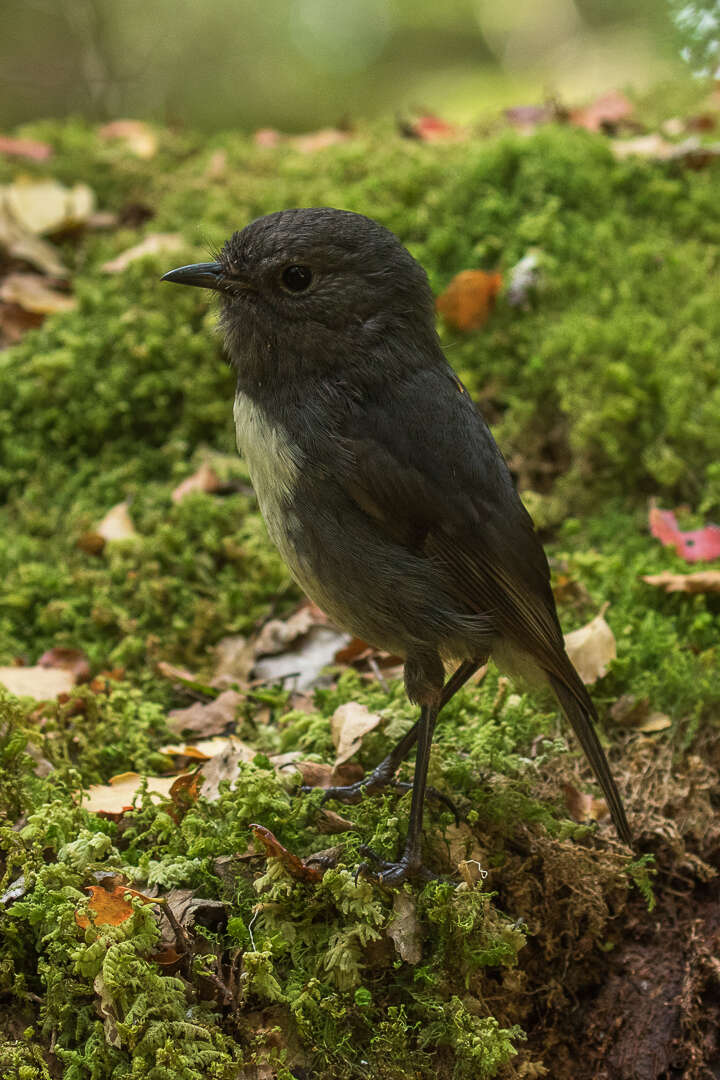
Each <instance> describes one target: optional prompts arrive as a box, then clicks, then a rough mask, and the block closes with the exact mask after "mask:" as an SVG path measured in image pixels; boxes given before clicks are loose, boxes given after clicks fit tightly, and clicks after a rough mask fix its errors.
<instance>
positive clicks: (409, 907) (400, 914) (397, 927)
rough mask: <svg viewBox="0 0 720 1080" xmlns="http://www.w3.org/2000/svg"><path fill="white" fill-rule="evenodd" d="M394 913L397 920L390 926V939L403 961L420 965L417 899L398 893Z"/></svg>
mask: <svg viewBox="0 0 720 1080" xmlns="http://www.w3.org/2000/svg"><path fill="white" fill-rule="evenodd" d="M393 911H394V912H395V918H394V919H393V920H392V922H391V923H389V924H388V928H387V934H388V937H389V938H391V939H392V941H393V943H394V945H395V949H396V951H397V953H398V956H400V958H401V959H402V960H405V961H406V962H407V963H408V964H419V963H420V961H421V960H422V941H421V937H420V923H419V921H418V917H417V910H416V906H415V897H414V896H411V895H410V894H409V893H406V892H405V891H404V890H400V891H399V892H396V893H395V897H394V899H393Z"/></svg>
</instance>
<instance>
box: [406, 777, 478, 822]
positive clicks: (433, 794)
mask: <svg viewBox="0 0 720 1080" xmlns="http://www.w3.org/2000/svg"><path fill="white" fill-rule="evenodd" d="M392 786H393V787H394V788H395V789H396V790H399V791H412V784H408V783H406V782H405V781H404V780H394V781H393V785H392ZM425 797H426V798H427V799H434V800H435V801H436V802H439V803H442V804H443V806H446V807H447V808H448V810H449V811H450V813H451V814H452V815H453V817H454V818H455V824H456V825H459V824H460V821H461V820H462V819H461V815H460V811H459V810H458V808H457V806H456V805H455V803H454V802H453V801H452V799H451V798H450V796H449V795H443V793H442V791H438V789H437V788H434V787H429V788H428V789H427V791H426V792H425Z"/></svg>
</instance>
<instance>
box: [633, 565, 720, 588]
mask: <svg viewBox="0 0 720 1080" xmlns="http://www.w3.org/2000/svg"><path fill="white" fill-rule="evenodd" d="M642 580H643V581H645V582H647V584H648V585H655V586H657V587H658V588H660V589H664V590H665V592H667V593H675V592H684V593H720V570H696V571H695V573H692V574H674V573H673V572H672V571H671V570H663V572H662V574H647V575H646V576H644V577H643V579H642Z"/></svg>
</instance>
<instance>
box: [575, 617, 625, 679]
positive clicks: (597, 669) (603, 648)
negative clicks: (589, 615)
mask: <svg viewBox="0 0 720 1080" xmlns="http://www.w3.org/2000/svg"><path fill="white" fill-rule="evenodd" d="M604 610H605V609H603V611H604ZM565 648H566V650H567V654H568V656H569V657H570V660H571V661H572V663H573V666H574V667H575V669H576V670H577V673H578V675H579V676H580V678H581V679H582V681H583V682H584V683H585V685H586V686H589V685H591V684H592V683H594V682H597V680H598V679H600V678H602V676H603V675H604V674H605V673H606V672H607V669H608V665H609V664H610V661H611V660H614V659H615V657H616V656H617V647H616V645H615V635H614V634H613V632H612V630H611V629H610V627H609V626H608V624H607V623H606V622H605V619H604V617H603V612H602V611H601V612H600V614H599V615H596V616H595V618H594V619H592V620H591V621H590V622H589V623H587V624H586V625H585V626H581V627H580V628H579V629H578V630H573V631H572V632H571V633H570V634H566V635H565Z"/></svg>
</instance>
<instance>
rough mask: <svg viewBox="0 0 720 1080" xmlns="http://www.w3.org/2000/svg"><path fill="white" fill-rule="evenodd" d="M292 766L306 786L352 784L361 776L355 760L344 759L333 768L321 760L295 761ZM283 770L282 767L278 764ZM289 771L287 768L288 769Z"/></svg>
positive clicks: (360, 767)
mask: <svg viewBox="0 0 720 1080" xmlns="http://www.w3.org/2000/svg"><path fill="white" fill-rule="evenodd" d="M292 767H293V768H294V769H297V771H298V772H299V773H300V775H301V777H302V782H303V784H305V785H306V786H307V787H317V788H329V787H335V786H336V785H343V784H354V783H355V781H356V780H361V779H362V777H363V768H362V765H359V764H358V763H357V762H356V761H346V762H345V763H344V764H343V765H338V766H337V768H335V767H334V766H333V765H328V764H326V763H325V762H322V761H296V762H293V764H292ZM280 768H281V770H282V771H284V769H283V767H282V766H280ZM288 771H289V769H288Z"/></svg>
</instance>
